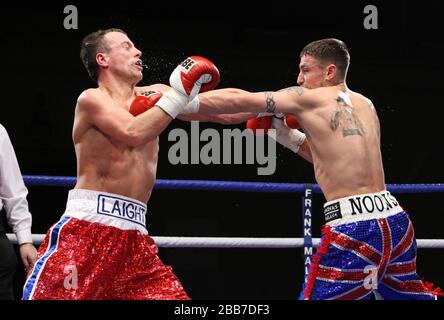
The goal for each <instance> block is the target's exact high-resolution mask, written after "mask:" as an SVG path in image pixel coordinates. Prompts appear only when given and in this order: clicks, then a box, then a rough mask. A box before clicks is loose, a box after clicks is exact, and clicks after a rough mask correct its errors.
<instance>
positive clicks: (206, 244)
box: [7, 233, 444, 248]
mask: <svg viewBox="0 0 444 320" xmlns="http://www.w3.org/2000/svg"><path fill="white" fill-rule="evenodd" d="M7 236H8V238H9V240H11V241H12V243H14V244H16V243H17V237H16V236H15V234H11V233H8V234H7ZM44 237H45V235H44V234H33V235H32V241H33V242H34V244H37V245H39V244H41V243H42V242H43V239H44ZM152 238H153V239H154V242H155V243H156V245H157V246H158V247H163V248H301V247H303V246H304V239H303V238H236V237H155V236H154V237H152ZM319 241H320V239H319V238H313V246H314V247H317V246H319ZM416 242H417V244H418V248H444V239H417V240H416Z"/></svg>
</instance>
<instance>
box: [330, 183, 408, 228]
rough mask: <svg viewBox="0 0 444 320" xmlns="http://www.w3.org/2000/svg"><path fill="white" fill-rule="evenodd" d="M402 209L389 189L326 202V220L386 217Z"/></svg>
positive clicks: (341, 220)
mask: <svg viewBox="0 0 444 320" xmlns="http://www.w3.org/2000/svg"><path fill="white" fill-rule="evenodd" d="M401 211H403V209H402V207H401V206H400V205H399V203H398V201H397V200H396V199H395V197H394V196H392V195H391V194H390V192H389V191H387V190H383V191H380V192H375V193H366V194H359V195H354V196H350V197H345V198H340V199H336V200H333V201H329V202H326V203H325V204H324V215H325V222H326V224H328V225H339V224H344V223H351V222H355V221H363V220H370V219H378V218H385V217H388V216H391V215H394V214H396V213H399V212H401Z"/></svg>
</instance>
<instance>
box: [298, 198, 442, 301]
mask: <svg viewBox="0 0 444 320" xmlns="http://www.w3.org/2000/svg"><path fill="white" fill-rule="evenodd" d="M324 214H325V220H326V224H325V226H324V228H323V230H322V238H321V245H320V248H319V249H318V250H317V252H316V254H315V255H314V256H313V259H312V263H311V267H310V272H309V275H308V278H307V282H306V283H305V284H304V290H303V292H302V293H301V297H300V298H301V299H306V300H336V299H339V300H355V299H371V298H372V295H373V294H374V295H375V297H376V299H394V300H413V299H415V300H416V299H417V300H436V298H437V297H436V293H438V292H439V288H437V289H435V290H432V288H431V286H430V284H428V283H424V282H423V281H422V280H421V279H420V277H419V276H418V274H417V273H416V239H415V234H414V230H413V225H412V222H411V221H410V219H409V216H408V214H407V213H406V212H405V211H404V210H403V209H402V208H401V206H400V205H399V203H398V201H397V200H396V199H395V197H393V196H392V195H391V194H390V192H388V191H386V190H384V191H381V192H377V193H372V194H362V195H355V196H351V197H346V198H341V199H338V200H334V201H331V202H327V203H326V204H325V205H324Z"/></svg>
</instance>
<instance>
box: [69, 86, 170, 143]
mask: <svg viewBox="0 0 444 320" xmlns="http://www.w3.org/2000/svg"><path fill="white" fill-rule="evenodd" d="M93 90H94V89H92V90H91V89H90V90H86V91H84V92H83V93H82V94H81V95H80V96H79V98H78V100H77V106H76V112H75V113H76V114H75V117H76V119H77V120H78V121H86V122H87V123H88V124H90V125H91V126H95V127H97V128H98V129H99V130H100V131H102V132H103V133H104V134H106V135H108V136H111V137H113V138H114V139H117V140H119V141H121V142H123V143H125V144H127V145H130V146H138V145H141V144H144V143H147V142H149V141H151V140H153V139H154V138H156V137H157V136H159V134H160V133H161V132H162V131H163V130H164V129H165V128H166V127H167V126H168V124H169V123H170V122H171V121H172V118H171V117H170V116H169V115H168V114H167V113H166V112H165V111H163V110H162V109H161V108H159V107H156V106H155V107H153V108H151V109H149V110H147V111H146V112H144V113H143V114H141V115H139V116H137V117H133V116H132V115H131V114H130V113H129V112H128V111H126V110H124V109H122V108H118V107H115V106H109V105H105V104H104V102H103V100H102V99H101V97H100V96H99V94H98V93H96V92H94V91H93Z"/></svg>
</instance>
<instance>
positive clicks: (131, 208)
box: [63, 189, 148, 234]
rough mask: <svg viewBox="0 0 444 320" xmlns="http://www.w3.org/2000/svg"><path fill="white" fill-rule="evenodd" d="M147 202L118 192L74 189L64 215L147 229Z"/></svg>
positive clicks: (145, 232) (127, 228)
mask: <svg viewBox="0 0 444 320" xmlns="http://www.w3.org/2000/svg"><path fill="white" fill-rule="evenodd" d="M146 211H147V207H146V204H145V203H143V202H141V201H139V200H135V199H132V198H128V197H125V196H121V195H118V194H113V193H108V192H101V191H94V190H85V189H72V190H70V191H69V194H68V202H67V203H66V210H65V213H64V214H63V216H69V217H73V218H77V219H80V220H86V221H90V222H97V223H101V224H105V225H108V226H113V227H117V228H119V229H123V230H134V229H137V230H139V231H140V232H142V233H143V234H148V232H147V230H146V220H145V219H146V218H145V214H146Z"/></svg>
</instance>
